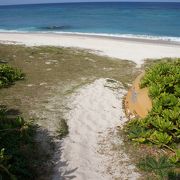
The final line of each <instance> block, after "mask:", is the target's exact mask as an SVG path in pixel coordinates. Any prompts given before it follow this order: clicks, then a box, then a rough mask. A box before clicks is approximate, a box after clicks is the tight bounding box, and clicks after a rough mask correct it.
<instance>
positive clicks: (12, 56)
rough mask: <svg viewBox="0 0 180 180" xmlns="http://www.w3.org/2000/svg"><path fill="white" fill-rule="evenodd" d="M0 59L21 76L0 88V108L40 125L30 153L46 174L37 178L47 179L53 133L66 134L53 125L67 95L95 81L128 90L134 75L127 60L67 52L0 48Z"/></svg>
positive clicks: (75, 50) (72, 50)
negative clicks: (102, 80) (105, 80)
mask: <svg viewBox="0 0 180 180" xmlns="http://www.w3.org/2000/svg"><path fill="white" fill-rule="evenodd" d="M0 59H1V61H2V63H8V64H10V65H11V66H13V67H14V68H19V69H21V70H22V71H23V73H25V74H26V77H25V79H24V80H23V81H18V82H17V83H16V84H15V85H14V86H11V87H9V88H3V89H1V91H0V104H1V105H6V106H8V107H9V108H14V109H20V110H21V113H22V116H23V117H24V119H28V120H33V123H34V124H36V123H37V124H38V125H39V124H40V126H41V128H38V129H37V131H38V133H37V137H36V141H37V142H38V144H39V145H38V149H37V153H34V154H35V155H36V156H35V158H36V159H38V162H37V163H36V167H37V168H36V169H38V168H42V169H44V171H46V172H47V173H43V172H44V171H42V172H40V171H38V172H36V173H37V174H38V175H37V176H38V177H39V178H42V179H43V178H44V177H45V176H49V175H50V174H51V170H52V168H53V166H52V165H51V163H50V162H49V161H50V159H51V158H52V156H53V153H54V151H55V150H54V143H53V142H52V143H51V141H53V140H52V138H51V137H52V136H53V135H57V131H59V132H60V135H61V137H62V136H63V137H64V135H65V134H67V132H68V128H67V126H66V125H65V123H64V125H63V126H61V127H57V124H58V123H59V121H60V119H63V118H64V112H66V111H67V110H68V109H67V108H68V107H67V106H66V105H65V104H66V103H65V102H66V100H67V99H68V97H69V96H70V95H71V94H72V93H74V92H75V91H76V90H77V89H79V88H80V87H82V86H84V85H86V84H88V83H90V82H92V81H94V80H96V79H100V78H109V79H113V80H116V81H120V82H122V83H123V84H124V86H125V87H128V84H129V83H130V82H132V80H133V79H134V78H135V77H136V74H137V73H138V69H136V67H135V66H136V65H135V63H133V62H131V61H125V60H119V59H113V58H109V57H103V56H98V55H95V54H93V53H91V52H89V51H85V50H79V49H73V48H58V47H49V46H41V47H25V46H22V45H3V44H1V45H0ZM37 127H38V126H37ZM49 132H51V134H50V133H49ZM37 156H38V157H37ZM33 158H34V157H32V159H33ZM47 162H49V163H47ZM34 172H35V171H34Z"/></svg>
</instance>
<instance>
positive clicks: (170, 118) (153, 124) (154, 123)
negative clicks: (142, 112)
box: [127, 59, 180, 147]
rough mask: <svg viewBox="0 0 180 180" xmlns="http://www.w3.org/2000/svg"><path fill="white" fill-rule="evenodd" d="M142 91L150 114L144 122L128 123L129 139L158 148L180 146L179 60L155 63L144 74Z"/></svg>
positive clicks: (137, 120)
mask: <svg viewBox="0 0 180 180" xmlns="http://www.w3.org/2000/svg"><path fill="white" fill-rule="evenodd" d="M140 86H141V88H144V87H148V89H149V96H150V97H151V98H152V106H153V107H152V110H151V111H150V112H149V113H148V116H147V117H146V118H142V119H141V118H139V119H134V120H132V121H130V122H129V123H128V125H127V132H128V136H129V138H130V139H131V140H133V141H136V142H140V143H148V142H149V143H153V144H156V145H158V146H160V147H163V146H167V145H171V144H178V143H179V142H180V59H177V60H175V61H169V62H166V63H162V62H161V63H158V64H155V65H153V66H152V67H150V68H148V69H147V70H146V73H145V75H144V77H143V78H142V80H141V84H140Z"/></svg>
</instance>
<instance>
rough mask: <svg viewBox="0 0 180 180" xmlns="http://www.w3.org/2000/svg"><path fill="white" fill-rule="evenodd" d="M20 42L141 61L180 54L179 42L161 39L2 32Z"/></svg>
mask: <svg viewBox="0 0 180 180" xmlns="http://www.w3.org/2000/svg"><path fill="white" fill-rule="evenodd" d="M7 41H9V42H18V43H22V44H26V45H28V46H35V45H36V46H40V45H50V46H64V47H77V48H83V49H90V50H93V51H98V54H100V55H107V56H110V57H114V58H120V59H128V60H131V61H133V62H135V63H137V64H142V63H143V60H144V59H147V58H163V57H180V45H175V44H173V43H168V42H167V41H166V42H164V43H163V42H162V41H159V42H157V41H147V40H146V41H145V40H142V39H141V40H138V39H137V40H134V39H123V38H117V39H116V38H108V37H98V36H85V35H83V36H80V35H65V34H50V33H49V34H43V33H34V34H33V33H0V42H2V43H3V42H4V43H7Z"/></svg>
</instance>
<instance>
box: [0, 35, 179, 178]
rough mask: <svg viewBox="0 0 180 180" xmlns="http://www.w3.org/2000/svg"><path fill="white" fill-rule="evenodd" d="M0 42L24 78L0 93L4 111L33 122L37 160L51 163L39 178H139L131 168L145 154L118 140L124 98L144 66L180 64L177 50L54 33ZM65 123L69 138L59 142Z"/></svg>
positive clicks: (164, 43) (157, 43)
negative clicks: (167, 60) (168, 60)
mask: <svg viewBox="0 0 180 180" xmlns="http://www.w3.org/2000/svg"><path fill="white" fill-rule="evenodd" d="M0 43H1V46H0V53H1V56H2V57H3V58H4V59H5V60H7V62H9V63H11V64H12V65H14V66H15V67H20V68H22V69H23V71H24V72H25V74H26V81H25V82H22V83H20V84H18V85H17V86H15V87H14V88H8V89H7V90H4V91H2V93H1V94H0V95H1V97H2V98H1V104H4V103H5V104H7V103H10V104H11V105H12V104H13V106H14V107H16V108H18V109H21V110H22V111H23V113H24V114H26V116H27V118H29V117H30V119H36V123H37V124H38V127H39V128H38V131H37V135H36V141H37V142H38V145H39V148H40V149H41V148H42V152H41V156H42V154H43V152H45V155H46V154H47V155H46V156H49V157H50V159H48V160H47V159H46V161H47V162H46V161H45V163H42V166H43V168H44V169H43V171H42V172H39V173H40V175H39V177H41V178H40V179H53V180H59V179H71V178H74V179H78V180H81V179H82V180H84V179H105V180H111V179H122V180H125V179H132V180H136V179H141V178H142V177H143V175H142V174H141V172H139V171H138V169H137V168H136V166H135V164H136V163H135V162H136V160H137V159H138V158H137V157H139V156H140V154H141V155H142V154H143V153H144V152H143V151H142V150H140V151H138V150H136V149H135V148H134V147H133V146H129V145H128V144H127V143H126V141H125V138H124V136H123V135H121V133H122V134H123V130H122V127H123V126H124V125H125V123H126V122H127V121H128V118H127V117H126V115H125V112H124V107H123V99H124V97H125V95H126V93H127V89H128V87H130V85H131V83H132V81H133V80H134V79H135V77H136V76H137V74H139V72H140V71H141V69H139V68H138V66H140V65H142V64H143V61H144V60H146V59H152V58H163V57H180V45H178V44H177V43H173V42H169V41H157V40H156V41H155V40H147V39H145V40H142V39H130V38H115V37H105V36H90V35H80V34H79V35H77V34H55V33H0ZM64 47H65V48H64ZM126 60H128V61H126ZM8 96H10V97H8ZM14 99H15V101H14ZM62 118H63V119H65V120H66V121H67V125H68V128H69V134H68V135H67V137H65V138H64V139H59V137H58V135H57V130H58V128H59V125H58V124H59V122H60V120H61V119H62ZM49 139H50V140H49ZM52 142H54V147H51V144H52ZM139 152H140V154H138V153H139ZM44 172H45V173H44ZM47 173H49V174H47Z"/></svg>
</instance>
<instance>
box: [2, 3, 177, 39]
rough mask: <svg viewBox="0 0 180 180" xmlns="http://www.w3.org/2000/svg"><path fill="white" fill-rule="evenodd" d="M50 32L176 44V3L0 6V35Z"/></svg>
mask: <svg viewBox="0 0 180 180" xmlns="http://www.w3.org/2000/svg"><path fill="white" fill-rule="evenodd" d="M6 31H10V32H43V33H46V32H52V33H77V34H81V33H84V34H92V35H97V34H98V35H103V36H118V37H131V38H133V37H135V38H137V37H138V38H150V39H164V40H171V41H180V3H140V2H139V3H137V2H135V3H132V2H114V3H112V2H111V3H59V4H38V5H13V6H0V32H6Z"/></svg>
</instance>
